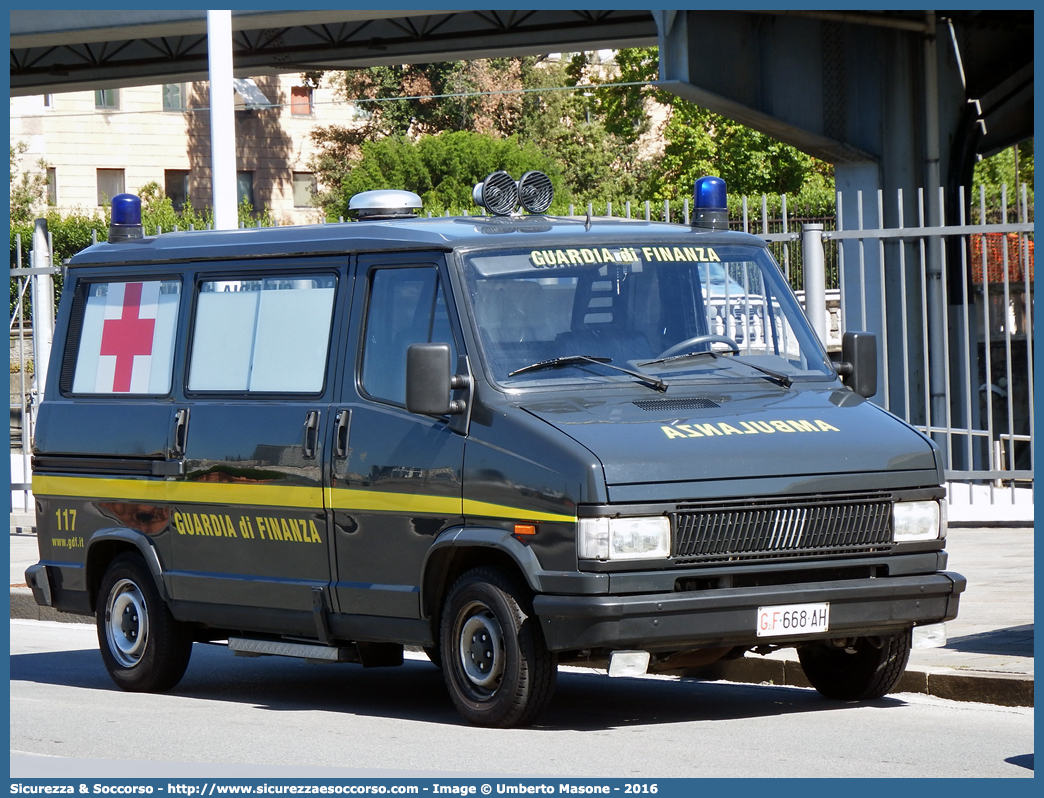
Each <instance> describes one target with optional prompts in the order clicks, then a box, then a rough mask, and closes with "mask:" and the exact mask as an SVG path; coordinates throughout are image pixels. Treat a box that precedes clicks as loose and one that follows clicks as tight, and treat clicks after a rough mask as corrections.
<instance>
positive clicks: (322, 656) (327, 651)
mask: <svg viewBox="0 0 1044 798" xmlns="http://www.w3.org/2000/svg"><path fill="white" fill-rule="evenodd" d="M228 647H229V648H230V649H231V650H232V653H233V654H235V655H236V656H237V657H263V656H266V655H271V656H276V657H296V658H298V659H304V660H307V661H308V662H320V663H326V662H357V663H362V666H363V667H364V668H380V667H394V666H396V665H402V646H401V645H396V644H394V643H355V644H354V645H349V646H319V645H311V644H309V643H294V642H291V641H288V640H255V639H253V638H249V637H230V638H228Z"/></svg>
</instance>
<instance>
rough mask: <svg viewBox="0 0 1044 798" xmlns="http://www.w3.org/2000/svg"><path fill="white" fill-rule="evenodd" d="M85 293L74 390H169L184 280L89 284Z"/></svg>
mask: <svg viewBox="0 0 1044 798" xmlns="http://www.w3.org/2000/svg"><path fill="white" fill-rule="evenodd" d="M85 295H86V299H85V302H84V304H83V324H82V325H81V326H80V328H79V331H78V332H79V341H78V347H77V353H76V368H75V371H74V373H73V379H72V390H73V392H74V393H88V394H90V393H93V394H121V393H125V394H158V395H162V394H166V393H168V392H169V391H170V375H171V368H172V364H173V362H174V340H175V333H176V330H177V322H178V305H179V303H180V301H181V283H179V282H178V281H176V280H147V281H141V282H126V283H91V284H90V285H88V286H87V288H86V291H85ZM74 334H75V331H74Z"/></svg>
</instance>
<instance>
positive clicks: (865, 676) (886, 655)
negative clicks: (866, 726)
mask: <svg viewBox="0 0 1044 798" xmlns="http://www.w3.org/2000/svg"><path fill="white" fill-rule="evenodd" d="M911 640H912V631H911V630H910V629H907V630H906V631H905V632H903V633H902V634H898V635H896V636H894V637H859V638H856V639H854V640H848V641H838V643H837V644H835V643H834V641H826V642H817V643H809V644H807V645H805V646H801V647H800V648H798V659H799V660H800V661H801V668H802V670H804V672H805V676H806V677H808V681H809V682H810V683H811V684H812V686H813V687H814V688H816V690H818V691H819V692H820V693H821V694H822V695H824V696H826V697H827V698H833V699H836V700H839V701H869V700H870V699H874V698H880V697H881V696H883V695H886V694H887V693H889V692H891V691H892V690H893V689H894V688H895V686H896V685H897V684H899V680H900V679H901V678H902V675H903V671H905V670H906V663H907V661H908V660H909V659H910V646H911Z"/></svg>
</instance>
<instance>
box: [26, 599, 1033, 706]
mask: <svg viewBox="0 0 1044 798" xmlns="http://www.w3.org/2000/svg"><path fill="white" fill-rule="evenodd" d="M11 617H12V618H22V619H28V620H34V621H59V622H61V623H89V624H93V623H94V619H93V618H91V617H89V616H86V615H69V614H68V613H64V612H58V611H56V610H54V609H52V608H50V607H41V606H39V605H37V603H36V602H35V601H34V600H33V592H32V591H31V590H30V589H29V588H27V587H12V588H11ZM666 673H670V674H672V675H675V676H687V677H691V678H696V679H702V680H705V681H725V682H742V683H745V684H778V685H786V686H788V687H811V685H810V684H809V683H808V680H807V679H806V678H805V674H804V672H803V671H802V670H801V665H800V663H798V662H797V660H789V659H768V658H763V657H757V656H754V657H743V658H742V659H736V660H729V661H727V662H716V663H714V664H713V665H704V666H702V667H699V668H685V669H681V670H677V671H666ZM896 692H898V693H921V694H923V695H932V696H936V697H937V698H946V699H949V700H951V701H975V702H978V703H982V704H994V705H996V706H1002V707H1032V706H1033V677H1032V676H1021V675H1008V674H998V673H982V672H978V671H968V672H962V671H956V670H952V669H945V670H944V669H938V670H917V669H910V670H907V671H906V673H904V674H903V678H902V681H900V682H899V687H898V688H897V689H896Z"/></svg>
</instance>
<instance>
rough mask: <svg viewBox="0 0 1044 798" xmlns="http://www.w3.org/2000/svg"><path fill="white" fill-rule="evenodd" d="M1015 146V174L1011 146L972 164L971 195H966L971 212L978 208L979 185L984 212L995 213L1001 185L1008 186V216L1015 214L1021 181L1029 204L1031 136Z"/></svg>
mask: <svg viewBox="0 0 1044 798" xmlns="http://www.w3.org/2000/svg"><path fill="white" fill-rule="evenodd" d="M1017 147H1018V164H1019V170H1018V176H1017V177H1016V174H1015V149H1016V148H1015V147H1008V148H1007V149H1004V150H1001V151H1000V152H998V153H996V154H995V155H992V156H991V157H989V158H983V159H982V160H981V161H979V162H978V163H977V164H975V171H974V174H973V177H972V195H971V196H969V197H968V201H969V202H970V203H971V208H972V214H973V216H975V217H977V216H978V212H979V188H978V187H979V186H982V187H983V188H985V189H986V192H985V193H986V213H987V215H990V216H993V217H999V216H1000V212H1001V196H1002V195H1001V187H1002V186H1005V185H1006V186H1007V187H1008V219H1009V220H1012V219H1014V218H1016V216H1015V209H1016V208H1017V207H1018V204H1019V203H1021V202H1022V184H1023V183H1025V184H1026V193H1027V201H1028V202H1029V205H1030V208H1031V209H1032V207H1033V139H1032V138H1030V139H1026V141H1023V142H1021V143H1020V144H1018V145H1017Z"/></svg>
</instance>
